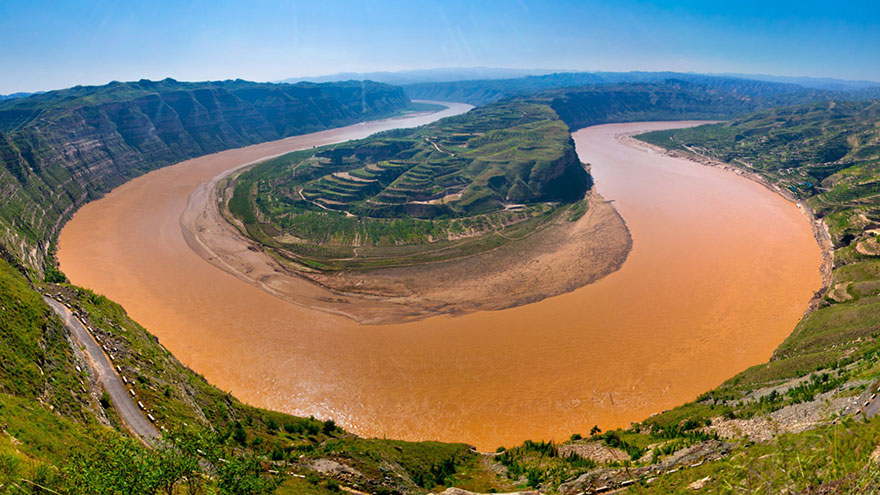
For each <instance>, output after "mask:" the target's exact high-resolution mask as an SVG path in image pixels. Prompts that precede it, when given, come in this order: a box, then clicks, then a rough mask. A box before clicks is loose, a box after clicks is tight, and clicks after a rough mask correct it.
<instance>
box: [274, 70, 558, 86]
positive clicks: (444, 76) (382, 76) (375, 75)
mask: <svg viewBox="0 0 880 495" xmlns="http://www.w3.org/2000/svg"><path fill="white" fill-rule="evenodd" d="M554 72H564V71H560V70H549V69H499V68H493V67H452V68H438V69H416V70H402V71H395V72H339V73H336V74H327V75H324V76H308V77H292V78H290V79H284V80H281V81H276V82H280V83H298V82H334V81H350V80H355V81H376V82H381V83H385V84H395V85H402V84H416V83H429V82H449V81H464V80H470V79H510V78H514V77H523V76H540V75H544V74H552V73H554Z"/></svg>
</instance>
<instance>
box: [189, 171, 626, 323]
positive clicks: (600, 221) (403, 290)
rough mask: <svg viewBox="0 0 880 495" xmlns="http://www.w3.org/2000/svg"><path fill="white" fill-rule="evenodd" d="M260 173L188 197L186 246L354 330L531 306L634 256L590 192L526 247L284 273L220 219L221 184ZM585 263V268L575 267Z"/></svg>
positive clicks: (615, 216)
mask: <svg viewBox="0 0 880 495" xmlns="http://www.w3.org/2000/svg"><path fill="white" fill-rule="evenodd" d="M260 161H262V160H260ZM256 163H258V162H254V163H248V164H243V165H241V166H238V167H235V168H233V169H230V170H228V171H226V172H223V173H221V174H219V175H217V176H215V177H213V178H212V179H211V180H210V181H206V182H203V183H201V184H199V186H198V187H197V188H196V189H195V190H193V192H192V193H191V194H190V196H189V198H188V199H187V205H186V209H185V210H184V212H183V213H182V214H181V216H180V227H181V231H182V233H183V236H184V238H185V240H186V242H187V244H188V245H189V247H190V248H191V249H192V250H193V251H194V252H196V253H197V254H198V255H199V256H200V257H201V258H202V259H204V260H205V261H207V262H209V263H211V264H212V265H214V266H216V267H217V268H220V269H221V270H223V271H225V272H227V273H229V274H231V275H233V276H235V277H236V278H238V279H240V280H242V281H244V282H246V283H248V284H250V285H253V286H255V287H258V288H260V289H261V290H263V291H265V292H267V293H269V294H271V295H273V296H275V297H279V298H281V299H283V300H285V301H288V302H292V303H294V304H297V305H299V306H303V307H306V308H310V309H316V310H319V311H324V312H327V313H331V314H336V315H340V316H345V317H347V318H350V319H352V320H355V321H357V322H358V323H360V324H394V323H405V322H410V321H417V320H421V319H424V318H429V317H432V316H439V315H451V316H458V315H463V314H467V313H472V312H475V311H492V310H502V309H508V308H513V307H517V306H522V305H525V304H530V303H533V302H537V301H540V300H542V299H546V298H548V297H553V296H556V295H560V294H564V293H567V292H571V291H573V290H576V289H578V288H580V287H583V286H584V285H588V284H590V283H593V282H596V281H598V280H600V279H602V278H603V277H605V276H607V275H609V274H611V273H613V272H615V271H617V270H619V269H620V267H621V266H623V263H624V262H625V261H626V259H627V257H628V255H629V252H630V251H631V249H632V237H631V235H630V232H629V229H628V228H627V227H626V222H625V221H624V219H623V218H622V217H621V216H620V214H619V213H618V212H617V210H616V209H615V208H614V207H613V206H612V205H611V202H609V201H605V200H604V199H603V198H602V197H601V196H600V195H599V194H598V193H596V192H595V191H594V190H591V191H589V192H588V193H587V197H586V198H585V200H586V201H588V205H589V206H588V209H587V212H586V213H585V214H584V215H583V216H582V217H581V218H579V219H578V220H576V221H574V222H569V221H567V220H565V219H562V218H557V219H555V220H553V221H551V222H549V223H548V224H546V225H542V226H541V227H539V228H537V229H536V230H534V231H533V232H532V233H531V234H530V235H529V236H528V237H526V238H524V239H520V240H516V241H513V242H510V243H505V244H503V245H501V246H499V247H497V248H493V249H491V250H488V251H483V252H480V253H477V254H473V255H469V256H466V257H462V258H457V259H453V260H446V261H439V262H430V263H424V264H419V265H412V266H405V267H394V268H380V269H374V270H369V271H365V272H360V271H358V272H353V271H346V272H337V273H323V272H309V273H306V272H305V271H299V270H294V269H291V268H288V267H286V266H284V264H283V262H281V261H279V260H278V259H277V258H276V257H274V256H272V255H271V254H270V253H269V252H267V251H266V250H265V249H263V247H262V246H261V245H260V244H259V243H257V242H255V241H253V240H252V239H250V238H249V237H247V236H246V235H245V234H244V233H242V232H241V229H240V227H239V226H238V225H236V224H234V223H233V222H232V221H230V219H229V218H228V217H227V216H226V215H224V212H223V211H221V204H223V200H221V199H220V198H219V196H218V193H217V192H218V186H219V183H220V181H222V180H224V179H226V178H227V177H229V176H230V175H233V174H235V173H237V172H240V171H242V170H244V169H245V168H247V167H249V166H253V165H255V164H256ZM539 233H540V234H541V235H534V234H539ZM585 257H586V258H588V259H589V263H582V262H581V261H583V259H584V258H585ZM524 259H525V260H528V262H526V263H524V262H523V260H524ZM535 265H537V266H535ZM573 266H574V267H577V269H575V270H572V269H571V267H573ZM566 268H567V269H566ZM559 274H563V276H562V277H560V276H559ZM499 294H503V296H501V297H499Z"/></svg>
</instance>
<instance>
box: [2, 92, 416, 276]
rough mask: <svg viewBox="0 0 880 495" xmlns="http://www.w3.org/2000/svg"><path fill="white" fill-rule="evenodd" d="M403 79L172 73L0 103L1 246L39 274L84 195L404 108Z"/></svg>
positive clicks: (92, 195)
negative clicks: (255, 79)
mask: <svg viewBox="0 0 880 495" xmlns="http://www.w3.org/2000/svg"><path fill="white" fill-rule="evenodd" d="M409 105H410V101H409V99H408V98H407V97H406V96H405V95H404V94H403V92H402V91H401V90H400V89H399V88H395V87H392V86H387V85H384V84H378V83H370V82H363V83H362V82H349V83H335V84H311V83H302V84H295V85H275V84H259V83H251V82H247V81H241V80H236V81H219V82H203V83H184V82H178V81H174V80H171V79H166V80H163V81H147V80H141V81H138V82H130V83H118V82H114V83H110V84H108V85H105V86H88V87H83V86H77V87H74V88H70V89H65V90H60V91H50V92H47V93H42V94H37V95H32V96H30V97H26V98H16V99H12V100H6V101H2V102H0V164H2V166H0V186H2V191H3V192H2V193H0V194H2V197H0V199H2V204H3V207H2V208H0V245H2V247H3V249H4V250H6V251H7V252H8V253H9V254H10V255H11V256H12V257H13V258H14V259H16V260H18V261H19V262H21V263H22V264H23V265H26V266H27V267H28V268H29V269H31V270H34V271H36V272H37V273H41V272H42V270H43V264H44V260H45V258H46V256H47V254H48V253H49V251H50V244H49V241H51V239H53V238H54V236H55V234H56V233H57V231H58V229H59V228H60V226H61V224H62V223H63V222H64V221H65V220H66V218H67V217H68V216H69V215H70V214H71V213H72V212H73V211H74V210H75V209H76V208H77V207H78V206H80V205H82V204H83V203H85V202H87V201H89V200H92V199H95V198H97V197H100V196H101V195H102V194H104V193H106V192H107V191H109V190H110V189H112V188H113V187H115V186H117V185H119V184H122V183H123V182H125V181H126V180H129V179H131V178H133V177H135V176H137V175H140V174H142V173H144V172H147V171H149V170H153V169H155V168H159V167H162V166H165V165H168V164H171V163H176V162H179V161H182V160H185V159H188V158H193V157H196V156H200V155H204V154H208V153H213V152H216V151H220V150H224V149H228V148H235V147H241V146H245V145H248V144H253V143H258V142H262V141H268V140H273V139H279V138H282V137H285V136H291V135H294V134H302V133H307V132H313V131H317V130H321V129H327V128H330V127H336V126H341V125H347V124H351V123H353V122H357V121H361V120H365V119H373V118H380V117H384V116H388V115H391V114H393V113H395V112H401V111H404V110H406V109H407V107H408V106H409Z"/></svg>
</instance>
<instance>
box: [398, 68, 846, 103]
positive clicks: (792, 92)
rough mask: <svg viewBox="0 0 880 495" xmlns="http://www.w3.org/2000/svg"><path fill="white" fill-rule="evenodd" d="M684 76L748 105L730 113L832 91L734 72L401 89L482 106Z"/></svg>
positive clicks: (564, 76) (574, 76)
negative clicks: (514, 98) (726, 74)
mask: <svg viewBox="0 0 880 495" xmlns="http://www.w3.org/2000/svg"><path fill="white" fill-rule="evenodd" d="M667 81H682V82H685V83H690V84H694V85H697V86H702V87H705V88H707V89H710V90H714V91H725V92H728V93H731V94H736V95H738V96H740V97H741V98H743V103H744V105H743V106H742V107H740V108H736V109H731V113H745V112H750V111H755V110H758V109H761V108H768V107H771V106H779V105H791V104H796V103H806V102H809V101H818V100H827V99H830V98H832V95H833V94H834V93H833V92H830V91H823V90H818V89H808V88H804V87H802V86H799V85H796V84H789V83H780V82H767V81H757V80H750V79H741V78H735V77H718V76H706V75H700V74H685V73H679V72H565V73H556V74H547V75H540V76H527V77H519V78H509V79H484V80H464V81H453V82H432V83H419V84H407V85H404V86H403V88H404V90H405V91H406V94H407V95H408V96H409V97H410V98H413V99H423V100H442V101H460V102H464V103H470V104H472V105H483V104H486V103H490V102H493V101H498V100H501V99H503V98H509V97H512V96H518V95H528V94H534V93H537V92H540V91H545V90H549V89H555V88H564V87H574V86H585V85H591V86H600V85H619V84H626V83H629V84H662V83H664V82H667Z"/></svg>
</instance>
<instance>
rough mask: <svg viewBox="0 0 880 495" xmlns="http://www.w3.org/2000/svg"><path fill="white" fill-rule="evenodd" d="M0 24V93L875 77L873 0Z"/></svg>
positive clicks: (68, 17)
mask: <svg viewBox="0 0 880 495" xmlns="http://www.w3.org/2000/svg"><path fill="white" fill-rule="evenodd" d="M860 6H861V8H860ZM193 19H196V20H195V21H193ZM0 33H2V34H0V41H2V43H0V70H2V72H3V73H4V75H5V77H4V78H3V79H2V80H0V94H8V93H15V92H33V91H44V90H51V89H59V88H64V87H70V86H75V85H79V84H82V85H95V84H105V83H107V82H109V81H112V80H120V81H128V80H138V79H142V78H147V79H163V78H166V77H172V78H174V79H178V80H187V81H200V80H222V79H236V78H241V79H248V80H254V81H277V80H282V79H288V78H297V77H316V76H322V75H328V74H335V73H340V72H376V71H388V72H394V71H401V70H422V69H434V68H465V67H491V68H505V69H522V70H527V69H534V68H564V70H567V71H576V72H581V71H586V72H595V71H609V72H628V71H673V72H692V73H701V74H708V73H739V74H766V75H773V76H787V77H818V78H826V77H828V78H837V79H845V80H874V81H876V80H880V14H878V13H877V12H876V9H874V8H873V5H872V4H870V3H868V2H850V3H847V4H846V5H839V4H830V3H827V2H789V1H784V2H757V1H753V0H749V1H746V2H739V3H738V4H737V5H721V4H719V5H715V4H711V5H707V4H704V2H699V1H696V0H694V1H683V2H670V1H657V2H649V1H641V0H626V1H623V2H618V3H616V4H614V5H602V4H600V3H599V2H594V1H587V2H575V1H550V2H530V1H526V0H521V1H519V2H497V1H496V2H481V3H478V4H477V3H471V2H466V1H463V0H455V1H446V2H425V3H420V4H418V5H413V4H412V3H411V2H402V1H398V0H384V1H381V2H374V3H364V2H355V1H328V2H323V3H321V4H313V3H310V2H296V1H279V0H274V1H268V2H262V3H259V4H253V5H252V4H248V3H238V2H223V3H211V2H205V1H201V0H200V1H196V2H190V3H187V4H186V5H181V4H179V3H177V2H173V1H170V0H159V1H156V2H152V3H150V4H128V3H124V2H118V1H99V2H93V3H91V2H90V3H84V2H77V1H72V0H66V1H59V2H47V1H33V2H24V1H10V2H5V3H3V4H2V5H0ZM549 70H560V69H549Z"/></svg>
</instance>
